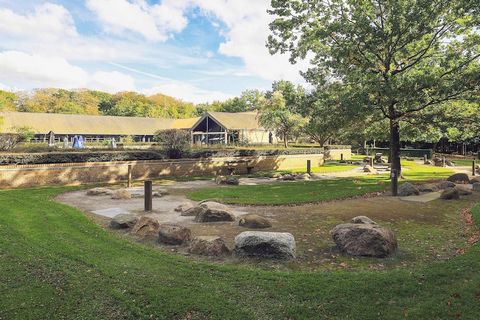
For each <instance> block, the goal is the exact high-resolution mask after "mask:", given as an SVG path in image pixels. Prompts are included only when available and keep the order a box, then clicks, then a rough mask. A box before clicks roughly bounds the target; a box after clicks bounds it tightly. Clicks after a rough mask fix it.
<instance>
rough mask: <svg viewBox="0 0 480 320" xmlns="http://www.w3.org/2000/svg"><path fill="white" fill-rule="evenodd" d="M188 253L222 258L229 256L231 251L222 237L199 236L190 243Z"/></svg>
mask: <svg viewBox="0 0 480 320" xmlns="http://www.w3.org/2000/svg"><path fill="white" fill-rule="evenodd" d="M188 252H190V253H193V254H199V255H206V256H221V255H224V254H228V253H229V252H230V250H229V249H228V247H227V245H226V244H225V240H223V238H221V237H216V236H199V237H195V238H194V239H193V240H192V241H191V242H190V245H189V247H188Z"/></svg>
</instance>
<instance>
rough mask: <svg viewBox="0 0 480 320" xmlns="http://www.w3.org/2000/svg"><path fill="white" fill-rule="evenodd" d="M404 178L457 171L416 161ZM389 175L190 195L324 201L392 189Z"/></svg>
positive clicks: (237, 200)
mask: <svg viewBox="0 0 480 320" xmlns="http://www.w3.org/2000/svg"><path fill="white" fill-rule="evenodd" d="M402 164H403V167H404V169H405V170H404V171H403V176H404V177H405V180H404V181H411V182H421V181H429V180H439V179H443V178H446V177H448V176H449V175H451V174H452V173H453V171H452V170H449V169H446V168H438V167H432V166H424V165H419V164H416V163H415V162H413V161H403V162H402ZM388 185H389V181H388V175H387V174H381V175H370V176H362V177H357V178H342V179H332V180H316V181H305V182H290V183H283V182H277V183H271V184H260V185H255V186H232V187H224V188H205V189H200V190H195V191H192V192H190V193H188V194H187V196H188V197H189V198H190V199H192V200H196V201H201V200H205V199H216V200H218V201H220V202H224V203H231V204H251V205H282V204H300V203H308V202H321V201H329V200H338V199H345V198H349V197H353V196H361V195H365V194H367V193H371V192H377V191H383V190H385V189H386V188H388Z"/></svg>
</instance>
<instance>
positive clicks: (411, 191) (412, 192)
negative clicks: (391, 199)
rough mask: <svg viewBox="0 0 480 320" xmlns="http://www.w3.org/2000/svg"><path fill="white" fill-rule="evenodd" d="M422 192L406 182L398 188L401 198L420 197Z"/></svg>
mask: <svg viewBox="0 0 480 320" xmlns="http://www.w3.org/2000/svg"><path fill="white" fill-rule="evenodd" d="M419 194H420V191H419V190H418V188H417V187H416V186H414V185H413V184H411V183H410V182H405V183H403V184H402V185H400V186H399V187H398V196H399V197H408V196H416V195H419Z"/></svg>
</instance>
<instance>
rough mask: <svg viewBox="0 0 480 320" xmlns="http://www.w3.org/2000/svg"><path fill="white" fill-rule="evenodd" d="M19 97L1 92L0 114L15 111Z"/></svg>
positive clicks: (11, 93) (7, 92)
mask: <svg viewBox="0 0 480 320" xmlns="http://www.w3.org/2000/svg"><path fill="white" fill-rule="evenodd" d="M16 99H17V97H16V95H15V93H13V92H9V91H3V90H0V112H2V111H15V101H16Z"/></svg>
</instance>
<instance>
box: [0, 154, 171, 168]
mask: <svg viewBox="0 0 480 320" xmlns="http://www.w3.org/2000/svg"><path fill="white" fill-rule="evenodd" d="M162 159H165V156H164V155H163V154H161V153H159V152H154V151H85V152H71V151H67V152H48V153H10V154H0V165H12V164H48V163H78V162H110V161H140V160H162Z"/></svg>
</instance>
